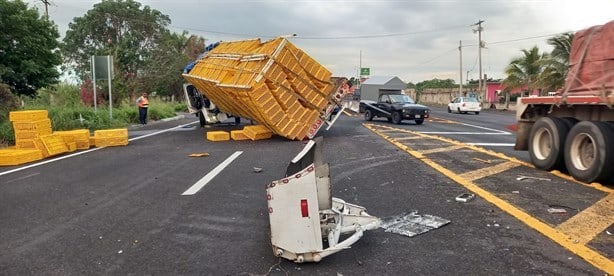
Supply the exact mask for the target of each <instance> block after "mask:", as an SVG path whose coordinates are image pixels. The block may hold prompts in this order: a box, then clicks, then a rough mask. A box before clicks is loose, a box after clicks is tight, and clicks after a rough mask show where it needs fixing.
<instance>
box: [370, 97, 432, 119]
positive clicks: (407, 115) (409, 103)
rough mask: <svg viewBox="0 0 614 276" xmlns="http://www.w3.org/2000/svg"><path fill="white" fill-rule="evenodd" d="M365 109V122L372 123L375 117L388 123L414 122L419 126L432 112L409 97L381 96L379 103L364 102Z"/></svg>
mask: <svg viewBox="0 0 614 276" xmlns="http://www.w3.org/2000/svg"><path fill="white" fill-rule="evenodd" d="M361 104H364V109H365V120H367V121H371V120H373V118H374V117H385V118H386V119H388V122H392V123H394V124H400V123H401V121H402V120H412V121H414V122H416V124H417V125H421V124H422V123H424V119H426V118H428V117H429V114H430V113H431V110H430V109H429V108H428V107H426V106H424V105H421V104H417V103H416V102H414V100H413V99H412V98H411V97H410V96H407V95H403V94H396V93H394V94H381V95H380V96H379V100H378V101H377V103H368V102H362V103H361Z"/></svg>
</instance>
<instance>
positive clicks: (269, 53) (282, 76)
mask: <svg viewBox="0 0 614 276" xmlns="http://www.w3.org/2000/svg"><path fill="white" fill-rule="evenodd" d="M183 77H184V78H185V79H186V80H187V81H188V84H186V85H185V86H184V92H185V95H186V98H187V99H188V106H189V109H190V112H191V113H194V114H197V116H198V117H199V118H200V123H201V126H204V125H205V124H208V123H217V122H220V121H223V120H225V119H227V118H229V117H239V118H246V119H249V120H252V121H255V122H257V123H259V124H260V125H263V126H265V127H266V128H268V129H270V130H271V131H272V132H273V133H274V134H277V135H279V136H283V137H286V138H288V139H291V140H302V139H304V138H310V139H311V138H313V137H314V136H315V135H316V133H317V132H318V131H319V130H320V128H322V127H323V126H324V125H328V126H329V127H330V126H332V124H333V123H334V121H335V120H336V119H337V117H338V116H339V115H340V114H341V111H342V108H341V99H342V98H343V96H344V93H345V90H343V89H340V88H341V87H342V85H343V84H344V83H345V82H346V81H347V79H345V78H334V77H332V73H331V72H330V71H328V70H327V69H326V68H324V67H323V66H322V65H320V64H319V63H318V62H317V61H315V60H314V59H313V58H311V57H310V56H308V55H307V54H306V53H305V52H303V51H302V50H300V49H299V48H297V47H296V46H294V45H293V44H292V43H291V42H289V41H288V40H287V39H286V38H284V37H278V38H275V39H272V40H269V41H264V42H263V41H261V40H260V39H252V40H242V41H232V42H217V43H214V44H212V45H209V46H207V48H206V49H205V53H204V54H203V55H201V57H199V59H198V60H197V61H195V62H194V63H192V64H190V65H188V67H186V69H185V71H184V74H183ZM333 113H335V115H336V116H331V114H333Z"/></svg>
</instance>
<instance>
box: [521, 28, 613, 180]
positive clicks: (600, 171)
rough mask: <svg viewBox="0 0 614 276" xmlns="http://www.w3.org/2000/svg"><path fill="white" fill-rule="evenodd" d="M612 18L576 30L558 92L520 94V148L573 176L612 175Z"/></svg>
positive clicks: (550, 167)
mask: <svg viewBox="0 0 614 276" xmlns="http://www.w3.org/2000/svg"><path fill="white" fill-rule="evenodd" d="M613 89H614V21H610V22H609V23H606V24H604V25H599V26H593V27H590V28H588V29H585V30H581V31H579V32H577V33H576V34H575V36H574V39H573V42H572V46H571V51H570V58H569V71H568V73H567V77H566V79H565V87H564V88H563V90H562V93H560V95H555V96H543V97H526V98H520V99H519V101H518V105H517V111H516V119H517V121H518V133H517V136H516V144H515V149H516V150H528V151H529V157H530V159H531V162H532V163H533V165H535V167H536V168H538V169H542V170H559V171H567V172H568V173H569V174H570V175H571V176H573V177H574V178H575V179H577V180H580V181H583V182H586V183H590V182H608V181H611V180H612V178H613V177H614V95H613V94H614V93H613V92H612V90H613Z"/></svg>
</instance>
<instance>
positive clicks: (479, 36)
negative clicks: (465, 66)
mask: <svg viewBox="0 0 614 276" xmlns="http://www.w3.org/2000/svg"><path fill="white" fill-rule="evenodd" d="M482 23H484V20H482V19H480V20H479V21H478V23H475V24H473V25H471V26H478V28H477V29H474V30H473V33H476V32H477V33H478V63H479V68H480V74H479V75H478V95H480V96H481V97H482V101H484V98H485V97H484V95H482V47H483V43H482V31H483V30H484V29H483V28H482Z"/></svg>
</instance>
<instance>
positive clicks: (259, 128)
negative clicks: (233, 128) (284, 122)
mask: <svg viewBox="0 0 614 276" xmlns="http://www.w3.org/2000/svg"><path fill="white" fill-rule="evenodd" d="M243 134H245V136H247V137H249V139H252V140H254V141H255V140H262V139H269V138H271V137H272V136H273V132H272V131H271V130H270V129H268V128H267V127H266V126H263V125H256V126H246V127H244V128H243Z"/></svg>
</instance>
